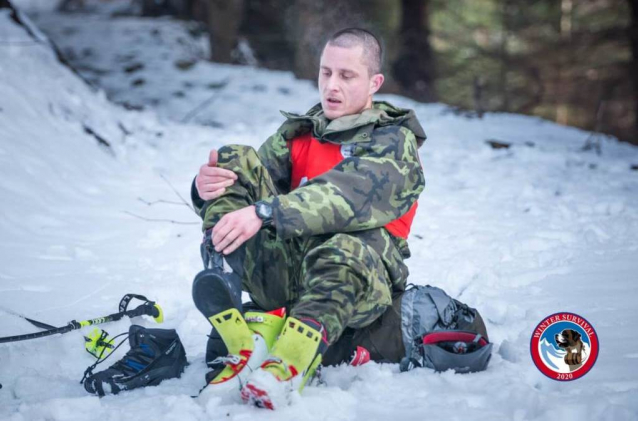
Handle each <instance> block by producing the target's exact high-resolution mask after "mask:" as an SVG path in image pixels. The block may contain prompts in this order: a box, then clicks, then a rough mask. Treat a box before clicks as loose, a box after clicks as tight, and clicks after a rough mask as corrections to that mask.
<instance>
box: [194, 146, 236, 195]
mask: <svg viewBox="0 0 638 421" xmlns="http://www.w3.org/2000/svg"><path fill="white" fill-rule="evenodd" d="M235 180H237V174H235V173H234V172H232V171H230V170H226V169H223V168H217V150H216V149H211V151H210V155H209V156H208V163H207V164H204V165H202V166H201V167H200V169H199V173H198V174H197V178H196V179H195V186H196V187H197V193H199V197H201V198H202V199H204V200H213V199H217V198H218V197H219V196H221V195H222V194H223V193H224V192H225V191H226V187H230V186H232V185H233V183H234V182H235Z"/></svg>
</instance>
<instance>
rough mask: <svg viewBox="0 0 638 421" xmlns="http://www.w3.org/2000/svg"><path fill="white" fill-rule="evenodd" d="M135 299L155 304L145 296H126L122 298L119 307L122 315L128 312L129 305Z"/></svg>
mask: <svg viewBox="0 0 638 421" xmlns="http://www.w3.org/2000/svg"><path fill="white" fill-rule="evenodd" d="M133 298H137V299H138V300H140V301H144V302H145V303H152V304H155V303H154V302H152V301H150V300H149V299H148V298H146V297H145V296H143V295H139V294H126V295H125V296H124V297H122V299H121V300H120V304H119V306H118V308H119V311H120V313H124V312H126V309H128V304H129V303H130V302H131V300H132V299H133Z"/></svg>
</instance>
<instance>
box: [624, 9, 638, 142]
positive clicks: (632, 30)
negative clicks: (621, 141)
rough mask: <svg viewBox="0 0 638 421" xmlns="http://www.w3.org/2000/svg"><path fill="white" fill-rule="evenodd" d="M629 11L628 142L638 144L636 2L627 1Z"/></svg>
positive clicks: (637, 30)
mask: <svg viewBox="0 0 638 421" xmlns="http://www.w3.org/2000/svg"><path fill="white" fill-rule="evenodd" d="M627 1H628V3H629V9H630V11H631V23H630V25H629V38H630V42H631V66H630V69H631V79H632V83H633V97H634V101H633V102H634V130H633V132H634V134H633V136H632V139H630V142H631V143H633V144H638V0H627Z"/></svg>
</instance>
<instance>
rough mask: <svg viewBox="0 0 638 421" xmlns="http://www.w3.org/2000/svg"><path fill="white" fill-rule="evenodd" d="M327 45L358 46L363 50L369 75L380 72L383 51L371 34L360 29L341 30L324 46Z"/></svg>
mask: <svg viewBox="0 0 638 421" xmlns="http://www.w3.org/2000/svg"><path fill="white" fill-rule="evenodd" d="M328 44H330V45H334V46H336V47H342V48H352V47H356V46H357V45H360V46H361V47H362V48H363V59H364V60H365V64H366V65H367V66H368V72H369V73H370V75H374V74H377V73H380V72H381V66H382V64H383V50H382V48H381V43H380V42H379V40H378V38H377V37H375V36H374V34H372V32H369V31H366V30H365V29H361V28H346V29H342V30H340V31H338V32H336V33H335V34H334V35H332V36H331V37H330V39H329V40H328V42H327V43H326V45H328Z"/></svg>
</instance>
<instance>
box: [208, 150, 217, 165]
mask: <svg viewBox="0 0 638 421" xmlns="http://www.w3.org/2000/svg"><path fill="white" fill-rule="evenodd" d="M218 157H219V154H218V153H217V149H211V150H210V153H209V154H208V166H209V167H214V166H216V165H217V158H218Z"/></svg>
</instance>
